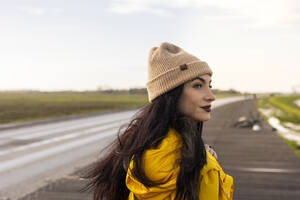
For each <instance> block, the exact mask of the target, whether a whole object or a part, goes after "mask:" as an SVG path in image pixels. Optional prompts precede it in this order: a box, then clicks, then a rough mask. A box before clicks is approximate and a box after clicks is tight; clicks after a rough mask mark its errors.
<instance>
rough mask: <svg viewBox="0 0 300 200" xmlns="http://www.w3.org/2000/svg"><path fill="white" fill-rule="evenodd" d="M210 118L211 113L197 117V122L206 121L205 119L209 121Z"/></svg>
mask: <svg viewBox="0 0 300 200" xmlns="http://www.w3.org/2000/svg"><path fill="white" fill-rule="evenodd" d="M208 120H210V115H208V116H201V117H198V118H196V121H197V122H205V121H208Z"/></svg>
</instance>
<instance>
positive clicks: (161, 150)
mask: <svg viewBox="0 0 300 200" xmlns="http://www.w3.org/2000/svg"><path fill="white" fill-rule="evenodd" d="M180 149H181V137H180V135H179V133H177V132H176V131H175V130H174V129H172V128H170V129H169V131H168V133H167V135H166V137H165V138H164V139H163V140H162V141H161V143H160V144H159V145H158V146H157V147H156V148H152V149H148V150H146V151H145V152H144V154H143V157H142V165H143V169H144V171H145V175H146V176H147V177H148V178H149V179H150V180H153V181H165V180H167V179H170V178H171V179H172V178H176V174H177V172H178V170H179V166H177V165H176V160H177V159H178V158H179V157H180Z"/></svg>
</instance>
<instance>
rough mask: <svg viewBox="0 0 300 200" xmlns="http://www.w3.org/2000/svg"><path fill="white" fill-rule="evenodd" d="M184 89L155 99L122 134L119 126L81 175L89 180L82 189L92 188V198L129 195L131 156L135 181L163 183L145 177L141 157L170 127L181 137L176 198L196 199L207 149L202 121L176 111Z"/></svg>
mask: <svg viewBox="0 0 300 200" xmlns="http://www.w3.org/2000/svg"><path fill="white" fill-rule="evenodd" d="M183 88H184V84H182V85H180V86H178V87H176V88H174V89H172V90H170V91H169V92H167V93H165V94H162V95H160V96H159V97H157V98H155V99H154V100H153V101H152V103H150V104H148V105H146V106H144V107H143V108H141V109H140V110H139V111H138V112H137V113H136V115H135V116H134V117H133V119H132V120H131V121H130V123H129V124H128V125H127V128H126V129H125V130H124V131H122V133H121V131H120V130H121V128H120V129H119V134H118V138H117V139H116V140H115V141H114V142H113V143H112V144H111V145H110V150H109V151H108V153H107V154H106V155H105V156H104V157H103V158H102V159H100V160H99V161H98V162H96V163H95V164H94V165H92V167H91V168H90V169H89V170H88V172H87V173H86V174H85V175H84V178H86V179H88V180H89V182H88V183H87V185H86V186H85V188H84V190H88V189H93V192H94V200H100V199H106V200H116V199H118V200H125V199H127V198H128V195H129V190H128V188H127V187H126V184H125V178H126V173H127V169H128V166H129V163H130V159H131V158H132V156H134V157H133V165H134V169H135V170H134V171H133V176H135V177H136V178H137V180H139V181H140V182H141V183H142V184H144V185H145V186H147V187H151V186H157V185H160V184H162V183H157V182H153V181H151V180H149V179H148V178H147V177H146V176H145V172H144V170H143V169H142V164H141V163H142V162H141V159H142V155H143V153H144V151H145V150H147V149H149V148H152V147H156V146H157V145H158V144H159V143H160V142H161V141H162V140H163V139H164V138H165V137H166V135H167V133H168V130H169V128H171V127H172V128H174V129H175V130H176V131H177V132H178V133H179V134H180V135H181V138H182V147H181V156H180V159H179V160H178V161H177V162H178V163H179V165H180V170H179V173H178V176H177V183H176V197H175V200H177V199H188V200H196V199H198V198H199V197H198V194H199V176H200V171H201V169H202V168H203V166H204V165H205V164H206V151H205V147H204V143H203V140H202V138H201V134H202V126H203V122H198V123H197V122H195V121H194V120H192V119H191V118H189V117H186V116H184V115H182V114H181V113H179V112H178V110H177V104H178V99H179V97H180V95H181V94H182V91H183Z"/></svg>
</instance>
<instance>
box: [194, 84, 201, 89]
mask: <svg viewBox="0 0 300 200" xmlns="http://www.w3.org/2000/svg"><path fill="white" fill-rule="evenodd" d="M194 87H195V88H201V87H202V85H201V84H195V85H194Z"/></svg>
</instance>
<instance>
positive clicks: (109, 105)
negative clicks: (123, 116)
mask: <svg viewBox="0 0 300 200" xmlns="http://www.w3.org/2000/svg"><path fill="white" fill-rule="evenodd" d="M146 103H148V99H147V96H146V95H143V94H101V93H98V92H81V93H80V92H48V93H10V92H0V123H7V122H17V121H24V120H31V119H41V118H48V117H57V116H65V115H73V114H83V113H91V112H100V111H113V110H122V109H130V108H137V107H140V106H143V105H145V104H146Z"/></svg>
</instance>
